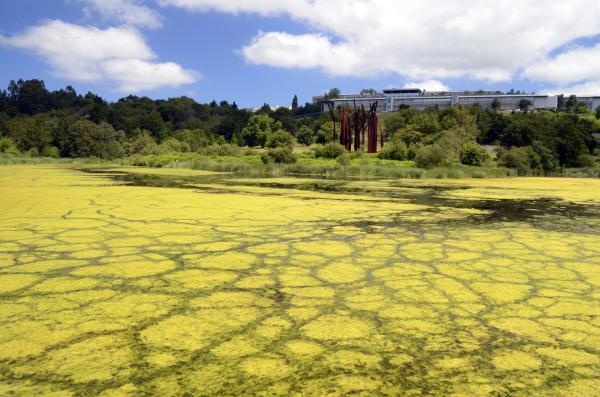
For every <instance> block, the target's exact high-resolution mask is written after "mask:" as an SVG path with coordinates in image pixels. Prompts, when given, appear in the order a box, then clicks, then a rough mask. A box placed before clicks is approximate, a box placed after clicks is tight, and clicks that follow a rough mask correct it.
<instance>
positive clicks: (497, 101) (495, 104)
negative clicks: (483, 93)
mask: <svg viewBox="0 0 600 397" xmlns="http://www.w3.org/2000/svg"><path fill="white" fill-rule="evenodd" d="M501 107H502V102H500V99H498V98H494V100H493V101H492V110H494V111H495V112H497V111H498V110H500V108H501Z"/></svg>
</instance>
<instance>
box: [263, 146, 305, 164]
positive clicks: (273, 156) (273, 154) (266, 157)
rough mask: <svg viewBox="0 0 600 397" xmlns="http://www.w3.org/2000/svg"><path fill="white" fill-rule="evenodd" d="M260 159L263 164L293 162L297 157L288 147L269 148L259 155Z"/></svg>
mask: <svg viewBox="0 0 600 397" xmlns="http://www.w3.org/2000/svg"><path fill="white" fill-rule="evenodd" d="M260 159H261V160H262V162H263V163H264V164H269V163H278V164H293V163H295V162H297V161H298V158H297V157H296V155H295V154H294V152H293V151H292V149H291V148H289V147H283V148H275V149H269V151H268V152H265V153H263V154H262V155H261V156H260Z"/></svg>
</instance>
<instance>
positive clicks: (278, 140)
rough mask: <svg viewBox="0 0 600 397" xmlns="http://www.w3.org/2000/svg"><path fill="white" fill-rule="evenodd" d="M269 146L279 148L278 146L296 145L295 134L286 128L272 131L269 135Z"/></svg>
mask: <svg viewBox="0 0 600 397" xmlns="http://www.w3.org/2000/svg"><path fill="white" fill-rule="evenodd" d="M266 146H267V147H268V148H273V149H274V148H278V147H290V148H291V147H293V146H294V136H293V135H292V134H290V133H289V132H287V131H285V130H277V131H275V132H271V133H270V134H269V135H268V136H267V144H266Z"/></svg>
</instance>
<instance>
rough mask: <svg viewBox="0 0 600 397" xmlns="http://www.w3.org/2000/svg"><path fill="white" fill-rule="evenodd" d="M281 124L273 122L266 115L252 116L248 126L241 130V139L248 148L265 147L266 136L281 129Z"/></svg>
mask: <svg viewBox="0 0 600 397" xmlns="http://www.w3.org/2000/svg"><path fill="white" fill-rule="evenodd" d="M281 127H282V126H281V123H280V122H278V121H275V120H273V119H272V118H271V117H269V116H268V115H266V114H258V113H257V114H254V115H252V116H251V117H250V119H249V120H248V124H246V126H245V127H244V128H243V129H242V137H243V138H244V142H245V143H246V145H248V146H250V147H254V146H261V147H265V144H266V143H267V137H268V135H269V134H270V133H271V132H273V131H276V130H279V129H281Z"/></svg>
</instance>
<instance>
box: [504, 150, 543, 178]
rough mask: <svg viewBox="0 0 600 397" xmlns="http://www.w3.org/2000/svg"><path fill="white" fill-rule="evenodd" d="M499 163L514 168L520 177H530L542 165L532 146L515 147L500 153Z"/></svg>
mask: <svg viewBox="0 0 600 397" xmlns="http://www.w3.org/2000/svg"><path fill="white" fill-rule="evenodd" d="M498 157H499V159H498V163H499V164H500V165H502V166H504V167H508V168H514V169H515V170H517V173H518V174H519V175H528V174H529V173H530V172H531V170H532V169H535V168H537V167H538V166H539V164H540V158H539V156H538V155H537V153H536V152H535V151H534V150H533V148H532V147H531V146H523V147H514V148H512V149H510V150H506V151H503V152H501V153H499V156H498Z"/></svg>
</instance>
